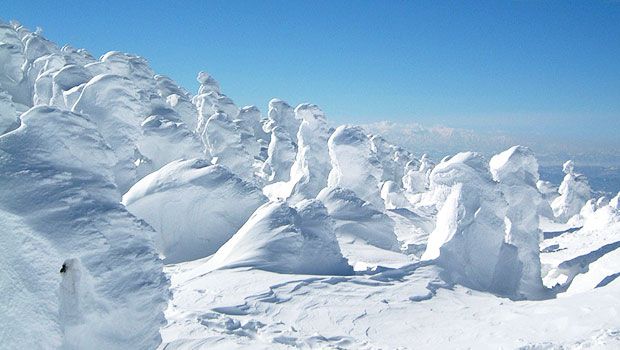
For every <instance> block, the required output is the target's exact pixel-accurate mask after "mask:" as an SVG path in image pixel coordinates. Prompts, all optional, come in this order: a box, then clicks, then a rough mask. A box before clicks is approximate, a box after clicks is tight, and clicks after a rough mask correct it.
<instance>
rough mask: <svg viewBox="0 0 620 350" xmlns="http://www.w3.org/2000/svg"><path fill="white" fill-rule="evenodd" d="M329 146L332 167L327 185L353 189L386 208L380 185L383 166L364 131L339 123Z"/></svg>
mask: <svg viewBox="0 0 620 350" xmlns="http://www.w3.org/2000/svg"><path fill="white" fill-rule="evenodd" d="M327 147H328V150H329V156H330V160H331V166H332V169H331V171H330V172H329V177H328V180H327V185H328V186H330V187H342V188H346V189H350V190H352V191H353V192H355V194H356V195H357V196H359V197H360V198H361V199H363V200H365V201H367V202H370V203H372V204H373V205H374V206H375V207H376V208H378V209H383V208H384V203H383V200H382V198H381V193H380V187H379V186H380V179H381V175H382V169H381V165H380V163H379V160H378V159H377V156H376V154H375V153H374V152H373V151H372V146H371V142H370V139H369V138H368V136H366V134H365V133H364V130H363V129H362V128H360V127H355V126H347V125H342V126H339V127H338V128H336V130H335V131H334V133H333V134H332V135H331V136H330V138H329V140H328V142H327Z"/></svg>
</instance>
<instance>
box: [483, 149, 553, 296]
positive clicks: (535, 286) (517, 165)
mask: <svg viewBox="0 0 620 350" xmlns="http://www.w3.org/2000/svg"><path fill="white" fill-rule="evenodd" d="M489 166H490V170H491V173H492V174H493V179H494V180H495V181H498V182H499V188H500V190H501V192H502V193H503V195H504V198H505V199H506V201H507V203H508V209H507V211H506V219H507V221H506V237H505V241H506V243H508V244H510V245H512V246H514V247H516V248H517V249H518V260H519V262H520V265H521V279H520V281H519V285H518V287H517V293H518V294H520V295H523V296H525V297H527V298H528V299H537V298H541V297H542V296H543V295H544V293H543V292H544V288H543V284H542V277H541V266H540V256H539V249H540V248H539V245H540V240H541V237H542V232H541V230H540V229H539V222H538V217H539V213H547V212H549V211H550V210H551V209H550V208H549V204H548V202H547V201H545V200H544V199H543V198H542V195H541V194H540V192H539V191H538V189H537V188H536V182H537V181H538V178H539V175H538V162H537V161H536V158H535V157H534V154H533V152H532V151H531V150H530V149H529V148H527V147H523V146H514V147H511V148H509V149H508V150H506V151H504V152H502V153H499V154H497V155H495V156H493V157H492V158H491V161H490V162H489Z"/></svg>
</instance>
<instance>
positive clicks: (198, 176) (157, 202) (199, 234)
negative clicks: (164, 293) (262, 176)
mask: <svg viewBox="0 0 620 350" xmlns="http://www.w3.org/2000/svg"><path fill="white" fill-rule="evenodd" d="M266 201H267V198H265V197H264V196H263V194H262V193H261V191H260V189H258V188H256V187H254V186H253V185H251V184H249V183H247V182H245V181H244V180H242V179H240V178H239V177H237V176H236V175H235V174H233V173H231V172H230V171H229V170H227V169H226V168H224V167H222V166H219V165H210V164H209V163H207V162H206V161H205V160H203V159H190V160H178V161H174V162H171V163H170V164H168V165H166V166H164V167H163V168H161V169H160V170H158V171H156V172H154V173H152V174H149V175H148V176H146V177H145V178H144V179H142V180H140V181H139V182H138V183H137V184H135V185H134V186H133V187H132V188H131V189H130V190H129V191H128V192H127V193H126V194H125V195H124V196H123V200H122V203H123V204H124V205H125V206H126V207H127V209H128V210H129V211H130V212H131V213H133V214H135V215H136V216H137V217H140V218H142V219H144V220H145V221H146V222H147V223H149V225H151V226H152V227H154V228H155V229H156V230H157V232H158V235H157V238H156V239H155V242H156V243H157V246H158V248H159V250H160V252H161V254H162V255H163V256H165V257H166V262H167V263H176V262H179V261H189V260H195V259H199V258H204V257H206V256H209V255H211V254H213V253H215V252H216V251H217V250H218V249H219V248H220V247H221V246H222V245H223V244H224V243H226V241H228V239H230V237H232V235H233V234H234V233H235V232H236V231H237V230H238V229H239V228H240V227H241V226H242V225H243V224H244V223H245V221H246V220H247V219H248V218H249V217H250V215H251V214H252V213H253V212H254V210H256V208H258V207H259V206H261V205H262V204H263V203H265V202H266Z"/></svg>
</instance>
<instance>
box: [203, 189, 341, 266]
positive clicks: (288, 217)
mask: <svg viewBox="0 0 620 350" xmlns="http://www.w3.org/2000/svg"><path fill="white" fill-rule="evenodd" d="M207 264H208V266H209V267H211V268H224V267H226V268H234V267H253V268H258V269H262V270H268V271H274V272H280V273H294V274H314V275H348V274H351V273H352V269H351V267H350V266H349V265H348V264H347V260H346V259H345V258H343V257H342V253H341V252H340V248H339V246H338V242H337V241H336V237H335V236H334V231H333V223H332V221H331V220H330V218H329V217H328V215H327V211H326V209H325V207H324V206H323V205H322V204H321V203H320V202H319V201H316V200H309V201H302V202H300V203H299V204H298V205H297V207H296V208H292V207H289V206H288V205H287V204H286V203H285V202H282V201H280V202H270V203H267V204H264V205H263V206H262V207H260V208H258V209H257V210H256V212H255V213H254V214H252V216H251V217H250V219H249V220H248V221H247V222H246V223H245V225H243V227H241V229H239V231H238V232H237V233H236V234H235V235H234V236H233V237H232V238H231V239H230V241H228V242H227V243H226V244H224V245H223V246H222V247H221V248H220V249H219V250H218V251H217V253H215V254H214V255H213V257H212V258H211V259H210V260H209V261H208V262H207Z"/></svg>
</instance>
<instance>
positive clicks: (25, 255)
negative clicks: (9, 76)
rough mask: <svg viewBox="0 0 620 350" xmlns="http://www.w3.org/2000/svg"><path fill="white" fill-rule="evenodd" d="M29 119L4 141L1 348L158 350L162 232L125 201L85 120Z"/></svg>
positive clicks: (164, 284) (56, 113)
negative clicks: (156, 241)
mask: <svg viewBox="0 0 620 350" xmlns="http://www.w3.org/2000/svg"><path fill="white" fill-rule="evenodd" d="M21 121H22V124H21V126H20V127H19V128H18V129H16V130H15V131H13V132H11V133H8V134H5V135H3V136H1V137H0V183H2V184H3V186H0V227H1V230H2V232H4V234H3V235H2V238H0V241H1V242H0V247H1V248H0V251H2V253H1V254H0V255H1V256H2V257H1V258H0V266H1V269H0V270H2V273H1V274H0V286H1V287H0V289H1V292H2V294H3V300H7V301H8V300H10V301H11V302H10V303H1V306H0V307H1V309H2V314H3V317H2V318H1V321H0V329H2V333H3V336H2V339H3V340H2V341H3V346H7V347H8V348H40V347H45V348H67V349H83V348H90V347H92V346H93V344H97V346H98V347H99V348H119V349H120V348H128V347H129V348H154V347H156V346H157V345H158V344H159V342H160V341H161V339H160V335H159V328H160V327H161V326H162V325H163V323H164V321H165V320H164V316H163V309H164V307H165V305H166V302H167V299H168V281H167V279H166V277H165V276H164V274H163V272H162V267H163V265H162V263H161V261H160V260H159V259H158V257H157V254H156V252H155V249H154V247H153V244H152V241H151V236H152V235H153V234H154V232H153V231H152V229H151V228H150V227H148V226H147V225H145V224H143V223H141V222H139V221H138V220H136V219H135V218H134V217H133V216H132V215H131V214H129V213H128V212H127V211H126V210H125V209H124V208H123V206H122V205H120V204H119V203H118V201H117V192H116V188H115V186H114V184H113V182H112V179H113V174H112V172H111V171H109V170H108V169H110V168H111V167H112V165H113V164H115V157H114V154H113V152H112V151H111V150H110V148H109V147H108V146H107V145H106V143H105V141H104V139H103V137H102V136H101V134H99V132H98V131H97V128H96V125H95V124H94V123H92V122H91V121H89V120H88V119H87V118H85V117H83V116H81V115H78V114H75V113H71V112H68V111H61V110H59V109H56V108H51V107H43V106H40V107H34V108H32V109H30V110H29V111H28V112H26V113H25V114H23V115H22V116H21ZM16 174H20V175H19V176H16ZM5 335H6V336H5Z"/></svg>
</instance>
